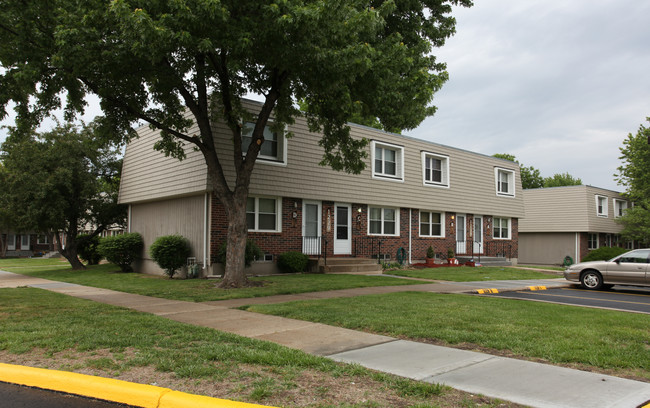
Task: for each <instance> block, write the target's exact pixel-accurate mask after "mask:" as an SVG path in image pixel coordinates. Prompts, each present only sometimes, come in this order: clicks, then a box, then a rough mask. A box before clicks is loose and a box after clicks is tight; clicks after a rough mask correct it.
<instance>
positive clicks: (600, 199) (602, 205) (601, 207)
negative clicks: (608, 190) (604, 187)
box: [596, 195, 607, 217]
mask: <svg viewBox="0 0 650 408" xmlns="http://www.w3.org/2000/svg"><path fill="white" fill-rule="evenodd" d="M596 215H597V216H599V217H607V197H605V196H599V195H597V196H596Z"/></svg>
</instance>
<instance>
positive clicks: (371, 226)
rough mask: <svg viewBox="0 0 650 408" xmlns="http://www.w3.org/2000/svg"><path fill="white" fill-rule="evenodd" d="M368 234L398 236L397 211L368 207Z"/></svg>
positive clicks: (394, 209)
mask: <svg viewBox="0 0 650 408" xmlns="http://www.w3.org/2000/svg"><path fill="white" fill-rule="evenodd" d="M368 221H369V222H368V234H370V235H399V210H397V209H396V208H381V207H368Z"/></svg>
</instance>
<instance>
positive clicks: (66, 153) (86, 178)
mask: <svg viewBox="0 0 650 408" xmlns="http://www.w3.org/2000/svg"><path fill="white" fill-rule="evenodd" d="M94 131H95V129H94V126H92V125H91V126H87V127H84V128H83V129H81V130H79V129H77V128H76V127H74V126H72V125H65V126H58V127H56V128H55V129H54V130H52V131H50V132H46V133H43V134H37V133H35V132H22V131H19V130H17V129H13V130H12V131H11V133H10V135H9V137H8V138H7V140H6V141H5V142H4V143H3V144H2V147H1V149H0V159H1V160H2V162H3V166H4V172H3V176H2V178H1V179H0V201H2V203H3V206H5V208H4V210H6V211H7V212H8V213H9V215H10V218H11V222H12V225H13V227H14V228H16V229H17V230H19V231H38V232H43V233H47V234H48V235H50V236H51V237H52V238H54V242H57V243H58V244H59V252H60V253H61V255H63V256H64V257H65V258H66V259H67V260H68V261H69V262H70V265H71V266H72V268H73V269H82V268H84V266H83V264H82V263H81V262H80V261H79V259H78V257H77V245H78V241H77V234H78V232H79V230H80V229H82V228H84V229H88V228H90V229H91V230H92V231H91V232H90V236H91V237H92V236H95V235H98V234H100V233H101V232H102V231H103V230H104V229H106V228H107V227H109V226H111V225H112V224H116V223H117V224H120V225H123V224H124V221H125V217H126V209H125V206H121V205H118V204H117V192H118V188H117V186H118V183H116V182H115V179H116V178H118V177H119V171H120V170H121V168H120V167H121V166H120V162H121V160H120V159H118V157H117V152H116V151H115V150H114V149H112V148H110V147H107V146H106V145H105V144H103V143H101V140H100V139H98V138H97V137H96V135H95V133H94Z"/></svg>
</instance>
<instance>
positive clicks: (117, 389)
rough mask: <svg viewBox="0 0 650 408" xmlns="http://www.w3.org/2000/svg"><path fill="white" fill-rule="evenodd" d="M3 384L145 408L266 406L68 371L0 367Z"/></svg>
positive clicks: (4, 365) (1, 364) (0, 378)
mask: <svg viewBox="0 0 650 408" xmlns="http://www.w3.org/2000/svg"><path fill="white" fill-rule="evenodd" d="M0 381H3V382H7V383H12V384H20V385H26V386H29V387H37V388H43V389H46V390H53V391H60V392H65V393H68V394H75V395H81V396H84V397H90V398H97V399H102V400H106V401H113V402H118V403H122V404H128V405H134V406H137V407H142V408H207V407H210V408H253V407H262V405H256V404H247V403H244V402H234V401H229V400H222V399H217V398H211V397H205V396H200V395H193V394H186V393H184V392H179V391H172V390H170V389H169V388H162V387H156V386H153V385H146V384H136V383H131V382H127V381H122V380H115V379H112V378H103V377H94V376H91V375H85V374H78V373H71V372H67V371H54V370H46V369H43V368H34V367H25V366H18V365H11V364H3V363H0Z"/></svg>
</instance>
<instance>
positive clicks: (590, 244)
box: [587, 234, 598, 249]
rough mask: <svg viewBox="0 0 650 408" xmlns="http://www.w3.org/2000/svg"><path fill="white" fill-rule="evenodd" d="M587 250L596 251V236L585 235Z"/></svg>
mask: <svg viewBox="0 0 650 408" xmlns="http://www.w3.org/2000/svg"><path fill="white" fill-rule="evenodd" d="M587 249H598V234H587Z"/></svg>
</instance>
